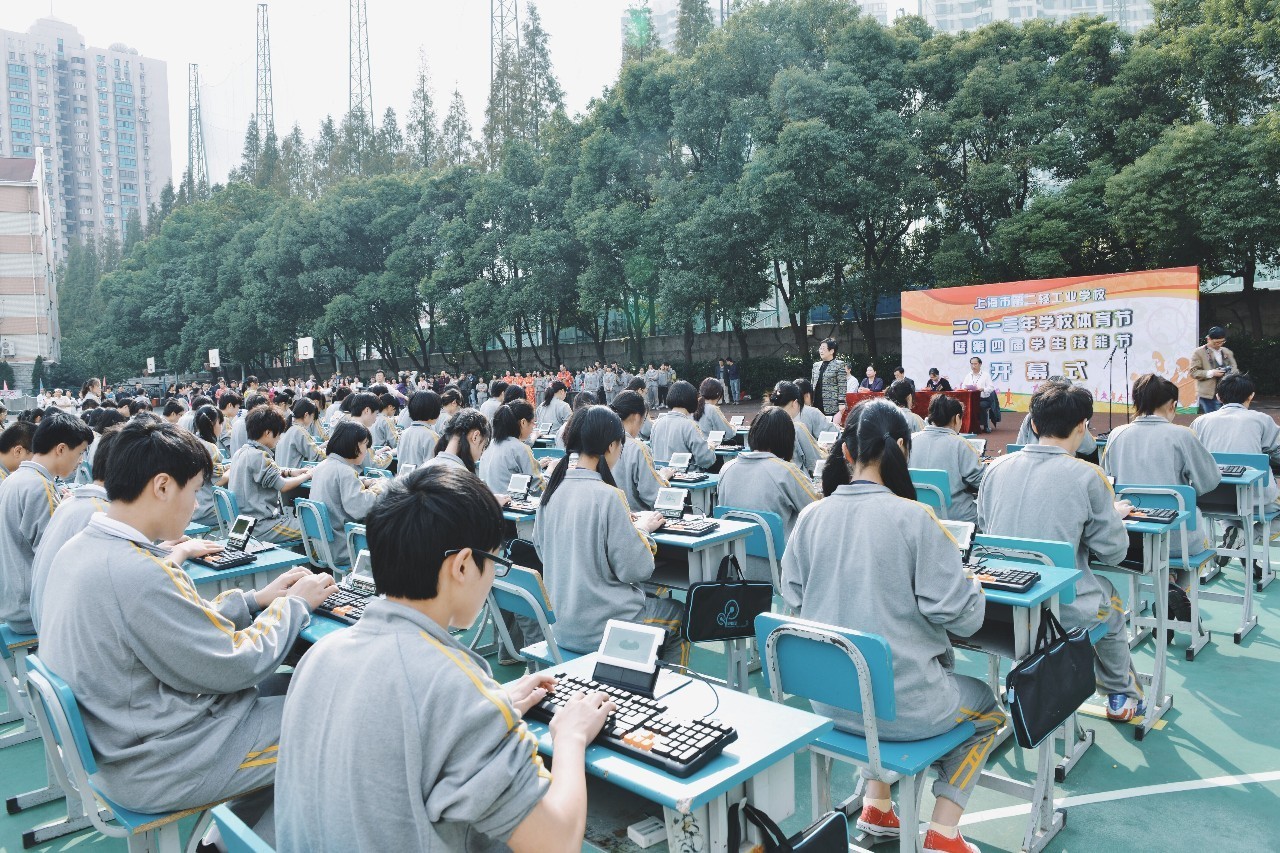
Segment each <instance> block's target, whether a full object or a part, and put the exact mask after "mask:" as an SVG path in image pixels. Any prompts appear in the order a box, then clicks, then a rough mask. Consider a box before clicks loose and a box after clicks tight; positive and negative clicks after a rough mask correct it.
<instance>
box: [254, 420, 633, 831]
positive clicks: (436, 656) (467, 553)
mask: <svg viewBox="0 0 1280 853" xmlns="http://www.w3.org/2000/svg"><path fill="white" fill-rule="evenodd" d="M476 415H477V417H480V418H481V419H482V420H483V416H481V415H480V414H479V413H478V412H477V413H476ZM366 527H367V530H368V537H369V552H370V556H371V558H372V564H373V577H374V583H375V584H376V586H377V590H378V592H379V593H380V594H382V595H385V596H386V598H385V599H383V600H376V601H373V602H370V604H369V606H368V607H367V609H366V610H365V612H364V616H362V617H361V619H360V621H359V622H358V623H356V625H355V626H353V627H351V628H348V629H347V630H345V631H342V632H340V633H338V634H335V635H333V636H331V637H328V638H326V639H325V641H324V642H322V643H319V644H318V645H316V646H315V647H314V648H313V649H311V651H309V652H308V653H307V654H306V655H305V656H304V657H303V658H302V661H301V662H300V663H299V664H298V667H297V670H296V672H295V674H294V676H293V684H292V686H291V687H290V689H289V696H288V699H287V700H286V702H285V711H284V722H283V726H282V731H281V736H280V768H279V773H278V775H277V783H278V784H277V789H276V791H277V794H276V807H277V812H278V814H277V815H276V823H277V827H278V832H277V841H276V849H277V850H279V851H281V853H327V851H335V853H337V851H348V850H369V851H375V850H376V851H407V850H488V849H494V848H497V847H500V846H501V847H502V848H503V849H506V848H510V849H511V850H513V851H516V853H542V851H561V850H564V851H569V850H573V851H576V850H579V849H581V846H582V839H583V832H584V827H585V823H586V812H587V797H586V776H585V757H584V756H585V752H586V746H587V744H588V743H589V742H590V741H591V739H592V738H594V737H595V735H596V734H598V733H599V731H600V729H601V727H602V726H603V724H604V721H605V718H606V717H607V716H608V714H609V713H611V712H612V711H613V710H614V706H613V703H612V702H611V701H610V700H609V699H608V697H607V696H605V694H603V693H597V694H595V695H592V696H589V697H588V696H579V697H574V698H573V699H571V700H570V701H569V703H568V704H567V705H566V706H565V708H564V709H563V710H561V711H560V712H559V713H557V714H556V716H555V718H554V720H553V722H552V723H551V737H552V740H553V742H554V744H555V756H556V758H555V773H554V775H552V774H551V773H549V772H548V771H547V769H546V768H545V767H544V766H543V763H542V759H541V758H540V757H539V756H538V752H537V742H536V739H535V738H534V737H533V735H532V734H531V733H530V732H529V730H528V729H527V728H526V726H525V724H524V722H523V720H522V719H521V717H522V715H523V714H524V712H525V711H527V710H528V709H529V708H531V707H533V706H534V705H535V704H537V703H538V702H540V701H541V700H542V698H543V697H544V696H545V695H546V693H547V690H548V689H553V688H554V686H555V681H554V679H553V678H551V677H550V676H548V675H545V674H534V675H528V676H525V677H524V678H522V679H520V680H519V681H517V682H515V683H514V684H510V685H507V686H506V687H503V686H502V685H499V684H497V683H496V682H494V680H493V677H492V675H491V673H490V670H489V666H488V664H487V663H486V662H485V660H484V658H482V657H480V656H479V655H477V654H476V653H475V652H473V651H471V650H470V649H469V648H467V647H466V646H465V645H463V644H461V643H459V642H458V641H457V640H456V639H455V638H454V637H453V635H452V634H451V633H450V629H451V628H466V627H468V626H470V625H471V624H472V623H473V622H475V620H476V617H477V616H478V615H479V613H480V610H481V608H482V607H483V606H484V603H485V600H486V597H487V596H488V593H489V589H490V587H491V586H492V585H493V579H494V577H495V576H496V575H500V574H505V572H506V570H507V569H508V568H509V566H510V564H509V563H507V562H506V561H505V560H502V559H501V558H500V557H496V556H494V555H493V554H492V552H493V551H496V550H498V548H499V547H500V545H501V542H502V516H501V514H500V513H499V511H498V505H497V503H496V502H495V501H494V499H493V495H492V494H491V493H490V492H489V490H488V489H486V488H485V486H484V484H483V483H482V482H480V480H478V479H477V478H475V477H473V476H470V475H469V474H467V473H466V472H465V471H461V470H459V469H458V468H457V467H456V466H451V465H432V466H428V467H426V468H423V469H420V470H418V471H415V472H414V473H413V474H411V475H409V476H408V477H406V478H402V479H397V480H396V481H394V482H393V483H392V484H391V485H390V486H388V489H387V493H386V494H385V495H383V496H382V497H381V498H380V499H379V500H378V502H377V503H376V504H375V505H374V508H373V509H372V510H371V511H370V513H369V517H368V520H367V522H366ZM317 709H323V713H318V712H317ZM371 733H376V735H371Z"/></svg>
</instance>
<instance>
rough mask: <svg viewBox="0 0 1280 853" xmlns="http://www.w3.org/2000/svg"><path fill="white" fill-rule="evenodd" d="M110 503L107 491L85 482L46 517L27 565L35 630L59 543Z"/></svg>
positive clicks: (95, 484)
mask: <svg viewBox="0 0 1280 853" xmlns="http://www.w3.org/2000/svg"><path fill="white" fill-rule="evenodd" d="M110 505H111V501H110V500H108V499H107V490H106V489H104V488H103V487H102V486H100V485H98V484H97V483H89V484H88V485H84V486H80V487H78V488H77V489H76V490H75V491H74V492H72V493H71V497H69V498H67V499H66V500H64V501H63V502H62V503H60V504H58V508H57V509H56V510H55V511H54V513H53V518H51V519H49V526H48V527H46V528H45V529H44V536H43V537H42V538H41V539H40V547H39V548H37V549H36V558H35V561H34V562H33V563H32V568H31V622H32V624H34V625H35V627H36V631H37V632H39V630H40V605H41V602H43V601H44V587H45V582H46V581H47V580H48V579H49V568H50V567H51V566H52V565H53V559H54V557H55V556H57V554H58V551H59V550H61V548H62V546H63V545H65V544H67V542H69V541H71V538H72V537H73V536H75V535H76V534H77V533H79V532H80V531H81V530H84V529H85V527H86V526H87V525H88V524H89V519H91V518H93V515H94V513H97V512H106V511H107V507H108V506H110Z"/></svg>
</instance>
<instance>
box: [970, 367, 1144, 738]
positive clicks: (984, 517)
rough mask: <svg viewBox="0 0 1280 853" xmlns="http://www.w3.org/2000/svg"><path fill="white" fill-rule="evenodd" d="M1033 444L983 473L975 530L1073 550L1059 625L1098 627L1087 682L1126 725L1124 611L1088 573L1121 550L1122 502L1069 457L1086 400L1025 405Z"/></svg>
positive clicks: (1133, 692) (1060, 392)
mask: <svg viewBox="0 0 1280 853" xmlns="http://www.w3.org/2000/svg"><path fill="white" fill-rule="evenodd" d="M1031 417H1032V419H1033V420H1034V422H1035V429H1036V432H1037V433H1038V434H1039V435H1040V443H1039V444H1032V445H1028V446H1027V447H1024V448H1023V449H1022V451H1021V452H1019V453H1009V454H1006V455H1004V456H1001V457H999V458H997V459H996V461H995V462H992V463H991V464H990V465H989V466H987V472H986V474H985V476H984V477H983V483H982V490H981V491H980V492H979V493H978V524H979V525H980V526H981V527H982V529H983V530H984V531H986V532H987V533H990V534H993V535H995V536H1022V537H1028V538H1031V539H1049V540H1052V541H1055V542H1067V543H1069V544H1070V545H1072V547H1074V548H1075V552H1076V568H1077V569H1079V570H1080V572H1081V574H1082V576H1081V577H1080V579H1079V580H1077V581H1076V597H1075V600H1074V601H1072V602H1070V603H1066V604H1063V605H1062V616H1061V620H1062V624H1063V626H1064V627H1066V628H1067V629H1068V630H1070V629H1071V628H1081V629H1083V630H1084V631H1085V632H1086V633H1087V632H1089V631H1090V630H1092V629H1093V628H1095V627H1096V626H1097V625H1098V624H1099V623H1104V624H1106V626H1107V633H1106V635H1105V636H1104V637H1102V638H1101V639H1100V640H1098V642H1097V643H1096V644H1095V645H1094V647H1093V652H1094V656H1095V660H1094V675H1095V677H1096V678H1097V682H1098V688H1099V690H1101V691H1102V692H1105V693H1106V694H1107V717H1108V718H1109V719H1112V720H1116V721H1120V722H1126V721H1128V720H1132V719H1133V718H1134V717H1137V716H1141V715H1142V714H1144V713H1145V712H1146V700H1145V699H1144V698H1143V694H1142V688H1141V686H1140V685H1139V684H1138V678H1137V675H1136V674H1135V672H1134V669H1133V659H1132V657H1131V656H1130V654H1129V641H1128V636H1127V634H1126V631H1125V621H1124V604H1123V603H1122V601H1121V599H1120V596H1119V594H1118V593H1117V592H1116V590H1115V587H1113V586H1112V585H1111V582H1110V581H1109V580H1107V579H1106V578H1104V577H1101V576H1098V575H1095V574H1094V573H1093V570H1092V569H1090V568H1089V563H1090V555H1091V554H1092V555H1095V556H1096V557H1097V559H1098V560H1099V561H1101V562H1103V563H1109V564H1115V563H1117V562H1118V561H1120V560H1122V559H1124V556H1125V554H1127V553H1128V550H1129V534H1128V533H1127V531H1126V530H1125V527H1124V522H1123V521H1122V520H1121V519H1123V518H1124V516H1126V515H1128V513H1129V510H1130V509H1131V506H1130V504H1129V502H1128V501H1120V502H1118V503H1117V502H1116V499H1115V497H1116V496H1115V492H1113V491H1112V489H1111V485H1110V484H1109V483H1108V482H1107V478H1106V475H1105V474H1103V473H1102V470H1101V469H1100V468H1098V466H1097V465H1094V464H1092V463H1090V462H1085V461H1083V460H1081V459H1077V458H1076V457H1075V450H1076V448H1078V447H1079V446H1080V439H1081V437H1082V436H1083V435H1084V430H1085V429H1086V427H1085V422H1086V421H1088V420H1089V418H1091V417H1093V397H1092V396H1091V395H1090V394H1089V392H1088V391H1086V390H1084V389H1083V388H1077V387H1074V386H1071V385H1051V386H1050V387H1048V388H1046V389H1044V390H1043V391H1042V393H1041V394H1040V395H1039V397H1037V398H1036V401H1035V402H1034V403H1032V405H1031Z"/></svg>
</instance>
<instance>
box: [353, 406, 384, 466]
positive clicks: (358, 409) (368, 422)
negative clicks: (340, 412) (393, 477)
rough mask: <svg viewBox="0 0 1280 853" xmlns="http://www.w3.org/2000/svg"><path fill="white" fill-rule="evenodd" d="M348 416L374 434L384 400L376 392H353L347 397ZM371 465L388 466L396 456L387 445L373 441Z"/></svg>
mask: <svg viewBox="0 0 1280 853" xmlns="http://www.w3.org/2000/svg"><path fill="white" fill-rule="evenodd" d="M347 416H348V418H349V419H350V420H353V421H355V422H357V423H358V424H360V425H361V426H362V427H364V428H365V429H367V430H369V434H370V435H371V436H372V435H373V430H374V427H375V425H376V424H377V423H378V420H379V419H380V418H381V417H382V400H380V399H379V398H378V396H377V395H376V394H370V393H368V392H365V391H362V392H360V393H359V394H352V395H351V396H350V397H348V398H347ZM370 458H371V461H370V465H372V466H373V467H375V468H386V467H387V466H389V465H390V464H391V460H392V459H393V458H394V457H393V456H392V455H391V449H390V447H388V446H387V445H383V444H378V443H377V442H376V441H375V442H374V443H373V451H372V452H371V453H370Z"/></svg>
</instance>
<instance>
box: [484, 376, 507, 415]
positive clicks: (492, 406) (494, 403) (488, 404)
mask: <svg viewBox="0 0 1280 853" xmlns="http://www.w3.org/2000/svg"><path fill="white" fill-rule="evenodd" d="M507 384H508V383H506V382H503V381H502V380H501V379H495V380H493V381H492V382H490V383H489V399H487V400H485V401H484V404H483V405H481V406H480V414H482V415H484V416H485V418H487V419H488V420H490V421H492V420H493V413H494V412H496V411H498V407H499V406H501V405H502V397H503V395H504V394H506V393H507Z"/></svg>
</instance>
